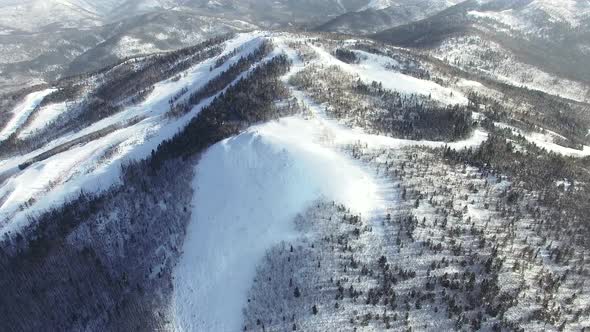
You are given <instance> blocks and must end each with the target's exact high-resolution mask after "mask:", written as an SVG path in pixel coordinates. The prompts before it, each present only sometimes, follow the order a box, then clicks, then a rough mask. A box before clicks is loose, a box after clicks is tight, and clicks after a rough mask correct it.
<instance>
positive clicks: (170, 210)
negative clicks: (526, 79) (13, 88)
mask: <svg viewBox="0 0 590 332" xmlns="http://www.w3.org/2000/svg"><path fill="white" fill-rule="evenodd" d="M0 101H1V103H2V104H1V107H2V109H5V110H7V111H4V112H2V114H1V117H0V120H1V122H0V123H1V126H0V127H1V129H0V181H1V183H0V216H1V218H0V232H1V234H2V236H1V237H0V238H1V239H2V242H1V243H0V244H1V246H0V248H1V249H2V250H0V268H1V269H2V277H0V289H2V295H3V296H2V297H0V316H2V317H3V319H2V322H0V326H1V327H2V328H3V329H7V330H38V329H41V328H44V329H51V330H96V331H98V330H129V329H139V330H172V331H187V330H191V331H192V330H198V331H200V330H219V331H234V330H235V331H237V330H247V331H262V330H273V331H274V330H276V331H283V330H293V329H296V330H306V331H325V330H338V329H340V330H354V329H366V330H382V329H390V328H391V329H407V328H411V329H412V330H419V329H424V328H425V326H426V328H428V327H429V326H430V327H432V329H438V330H455V329H457V330H460V329H461V328H463V329H470V328H473V329H479V328H481V329H487V328H489V329H519V328H524V329H531V330H535V329H538V328H540V327H543V326H544V327H545V328H547V327H548V326H549V327H551V328H555V329H558V328H562V327H563V328H564V329H581V328H583V327H584V326H587V324H588V323H590V322H588V321H587V319H586V318H585V317H586V316H585V315H584V314H583V313H584V310H587V309H586V308H587V306H588V302H587V298H588V296H590V295H589V294H590V289H589V288H588V287H587V286H584V283H583V282H582V280H584V278H585V273H586V271H587V265H588V262H587V261H586V260H585V259H583V257H585V256H586V255H587V254H589V251H590V248H588V246H587V238H588V237H587V236H586V234H587V233H588V232H590V229H588V225H587V223H586V222H585V219H584V216H585V214H586V213H587V209H586V208H587V206H586V204H585V201H584V200H583V199H582V198H583V197H587V195H588V191H589V190H590V188H589V186H588V183H590V179H589V178H588V172H585V171H584V170H585V169H586V167H587V166H586V159H585V158H587V157H588V156H589V155H590V148H589V146H590V140H589V138H588V135H587V134H588V128H590V118H589V117H588V114H587V112H586V108H587V106H588V104H584V103H582V102H573V101H571V100H568V99H563V98H559V97H557V96H553V95H550V94H545V93H542V92H535V91H530V90H527V89H524V88H521V87H518V86H514V85H509V84H505V83H503V82H502V81H499V80H494V79H492V78H489V77H482V76H479V75H474V74H471V73H469V72H468V71H462V70H460V69H458V68H457V66H456V65H454V64H446V63H444V62H443V61H440V60H439V59H437V58H434V57H430V56H428V55H425V54H423V53H422V52H419V51H414V50H411V49H404V48H399V47H392V46H387V45H383V44H377V43H375V42H373V41H371V40H366V39H362V38H346V39H343V38H341V37H340V36H334V37H331V36H329V35H326V34H307V33H281V32H265V31H255V32H248V33H239V34H234V35H225V36H223V37H217V38H214V39H210V40H208V41H205V42H202V43H199V44H197V45H194V46H192V47H189V48H185V49H181V50H177V51H173V52H166V53H158V54H152V55H145V56H141V57H136V58H131V59H127V60H124V61H121V62H120V63H118V64H115V65H112V66H108V67H105V68H103V69H101V70H98V71H95V72H93V73H91V74H85V75H80V76H73V77H69V78H66V79H61V80H58V81H57V82H55V83H54V84H49V85H44V86H34V87H30V88H28V89H26V90H22V91H19V92H18V93H14V94H11V95H5V96H4V97H3V98H2V99H1V100H0ZM574 202H575V203H576V204H574ZM541 211H543V212H541ZM572 230H575V231H572ZM517 244H518V245H517ZM536 253H537V254H536ZM535 255H536V257H535ZM572 261H575V262H576V268H569V266H570V265H569V264H570V263H571V262H572ZM564 268H566V269H567V271H568V272H567V273H566V272H564V271H565V270H564ZM539 278H542V280H543V281H542V282H539ZM556 280H561V281H559V287H557V286H555V287H553V286H551V287H550V286H548V285H551V284H552V283H554V282H557V281H556ZM539 294H547V295H546V296H539ZM574 295H575V296H574ZM481 298H485V299H486V301H481V300H480V299H481ZM516 299H518V300H516ZM55 303H60V305H59V306H56V305H55ZM555 307H559V308H561V310H559V311H555V310H551V309H549V308H555ZM531 308H538V309H535V310H538V311H537V314H532V315H531V313H530V310H531ZM544 308H546V309H544ZM25 317H26V319H24V318H25ZM463 317H465V318H463Z"/></svg>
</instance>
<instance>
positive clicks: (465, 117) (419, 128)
mask: <svg viewBox="0 0 590 332" xmlns="http://www.w3.org/2000/svg"><path fill="white" fill-rule="evenodd" d="M356 91H357V92H358V93H360V94H364V95H368V96H372V97H376V99H375V100H376V102H375V104H376V106H377V107H378V108H379V109H381V110H384V112H377V113H374V114H369V119H370V122H371V125H372V129H374V130H376V131H377V132H379V133H384V134H387V135H392V136H401V137H405V138H411V139H429V140H441V141H454V140H458V139H462V138H465V137H466V136H468V135H469V134H470V133H471V131H472V130H473V127H474V121H473V116H472V113H471V110H470V109H469V108H467V107H464V106H459V105H454V106H440V105H438V103H436V102H432V101H431V100H425V99H424V98H423V97H420V96H417V95H402V94H400V93H399V92H396V91H389V90H386V89H383V87H382V84H381V83H376V82H373V83H371V84H370V85H367V84H364V83H362V82H361V81H360V80H359V81H357V83H356Z"/></svg>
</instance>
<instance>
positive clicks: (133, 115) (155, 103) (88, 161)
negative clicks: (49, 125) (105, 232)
mask: <svg viewBox="0 0 590 332" xmlns="http://www.w3.org/2000/svg"><path fill="white" fill-rule="evenodd" d="M260 36H261V33H250V34H241V35H238V36H237V37H236V38H234V39H232V40H230V41H228V42H227V43H226V46H225V52H224V53H223V54H227V53H229V52H232V51H233V50H234V49H235V48H236V47H238V46H242V48H241V49H240V50H241V52H239V53H238V54H236V55H234V56H233V57H232V58H231V59H230V61H228V62H226V63H225V64H224V65H223V66H221V67H219V68H216V69H215V70H210V68H211V66H212V65H213V64H214V62H215V60H216V59H215V58H213V59H209V60H206V61H204V62H202V63H200V64H198V65H196V66H194V67H192V68H190V69H188V70H187V71H185V72H184V73H183V75H182V78H181V79H179V80H176V81H175V80H166V81H163V82H160V83H158V84H156V86H155V88H154V91H153V92H152V93H151V94H150V95H149V96H148V97H147V99H146V100H145V101H144V102H142V103H141V104H139V105H135V106H131V107H128V108H127V109H126V110H124V111H122V112H120V113H117V114H116V115H113V116H111V117H108V118H106V119H104V120H101V121H99V122H96V123H94V124H93V125H91V126H90V127H87V128H85V129H83V130H81V131H79V132H76V133H68V134H66V135H64V136H62V137H60V138H58V139H56V140H54V141H51V142H49V143H48V144H46V145H45V146H43V147H42V148H40V149H38V150H35V151H32V152H30V153H27V154H26V155H21V156H16V157H13V158H9V159H5V160H0V179H1V181H2V183H1V184H0V233H2V234H4V233H6V232H9V231H17V230H18V229H19V228H20V227H22V226H23V225H25V224H26V222H27V218H26V216H27V215H28V214H31V213H37V212H39V211H44V210H45V209H47V208H49V207H51V206H54V205H55V204H60V203H61V202H63V201H64V200H67V199H68V198H70V197H71V196H73V195H75V194H76V193H79V192H80V190H84V191H89V192H96V191H102V190H104V189H106V188H108V187H110V186H111V185H113V184H115V183H117V182H118V181H119V174H120V165H121V164H122V163H124V162H126V161H128V160H137V159H141V158H145V157H146V156H148V155H149V154H150V153H151V151H152V150H153V149H155V148H156V147H157V146H158V145H159V144H160V143H161V142H162V141H163V140H165V139H168V138H170V137H172V136H173V135H174V134H176V133H177V132H178V131H179V130H180V129H182V128H183V127H184V126H185V125H186V124H187V123H188V121H189V120H190V119H191V118H192V117H194V116H195V115H196V114H198V113H199V111H200V110H201V109H202V107H204V106H205V105H207V104H208V103H209V102H210V101H211V99H212V98H209V99H206V100H204V101H203V102H202V103H201V104H199V105H198V106H196V107H195V108H194V109H193V110H192V111H191V112H189V113H188V114H186V115H184V116H182V117H180V118H177V119H169V118H168V117H167V116H166V115H165V113H166V112H167V111H168V109H169V100H170V99H171V98H172V97H173V96H175V95H176V94H177V93H178V91H180V90H181V89H183V88H187V89H188V92H192V91H195V90H197V89H198V88H200V87H201V86H203V85H204V84H205V83H206V82H207V81H209V80H210V79H211V78H213V77H215V76H217V75H218V74H219V73H221V72H222V71H224V70H226V69H227V68H228V67H229V66H230V65H231V64H233V63H235V62H236V61H237V60H238V59H239V58H240V56H242V55H245V54H249V53H250V52H252V51H253V50H254V49H256V47H257V46H258V45H259V44H260V42H261V41H262V39H261V38H260ZM223 54H222V55H223ZM44 93H48V91H45V92H44ZM40 99H42V98H40V96H39V94H34V95H31V96H29V97H27V100H28V101H29V102H28V103H27V104H26V105H27V106H30V105H31V104H32V103H33V102H34V101H36V102H40ZM27 109H29V108H27ZM25 111H26V110H25ZM42 111H43V110H42ZM21 113H22V112H21ZM136 119H140V121H139V122H137V121H136ZM40 121H41V120H40ZM128 123H131V125H127V124H128ZM32 125H34V126H35V127H36V128H35V129H40V128H42V126H43V123H42V122H38V123H36V122H33V123H32ZM113 125H121V126H122V128H121V129H119V130H116V131H114V132H112V133H110V134H108V135H106V136H103V137H100V138H98V139H96V140H93V141H90V142H88V143H86V144H84V145H79V146H76V147H74V148H72V149H69V150H67V151H64V152H61V153H59V154H57V155H54V156H52V157H51V158H49V159H46V160H44V161H41V162H37V163H35V164H33V165H32V166H31V167H28V168H25V169H24V170H19V168H18V166H19V165H20V164H22V163H24V162H26V161H27V160H29V159H31V158H33V157H35V156H37V155H39V154H41V153H43V152H45V151H48V150H50V149H52V148H55V147H57V146H59V145H61V144H64V143H67V142H70V141H72V140H75V139H77V138H80V137H83V136H85V135H88V134H91V133H95V132H97V131H99V130H101V129H105V128H108V127H109V126H113ZM12 127H13V126H11V127H10V128H12ZM27 129H29V130H30V127H29V128H27ZM7 132H8V131H7ZM25 133H27V131H25ZM25 202H30V204H28V203H27V204H26V205H25Z"/></svg>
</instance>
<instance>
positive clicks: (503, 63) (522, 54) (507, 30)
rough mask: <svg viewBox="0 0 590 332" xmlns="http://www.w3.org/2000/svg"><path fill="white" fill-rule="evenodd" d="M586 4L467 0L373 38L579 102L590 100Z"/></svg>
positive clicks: (495, 77) (578, 2)
mask: <svg viewBox="0 0 590 332" xmlns="http://www.w3.org/2000/svg"><path fill="white" fill-rule="evenodd" d="M588 8H590V7H588V3H587V2H585V1H574V0H572V1H565V2H561V1H557V2H556V1H549V0H534V1H533V0H523V1H500V0H496V1H487V2H478V1H466V2H464V3H462V4H459V5H457V6H454V7H450V8H449V9H447V10H445V11H443V12H441V13H439V14H436V15H434V16H432V17H429V18H426V19H424V20H422V21H418V22H415V23H410V24H408V25H405V26H400V27H396V28H393V29H390V30H386V31H382V32H379V33H377V34H375V35H374V38H376V39H377V40H380V41H385V42H389V43H393V44H396V45H401V46H406V47H416V48H421V49H424V50H425V51H426V52H428V53H429V54H431V55H433V56H435V57H437V58H439V59H441V60H444V61H446V62H448V63H451V64H454V65H456V66H457V67H459V68H461V69H463V70H467V71H470V72H472V73H474V74H479V75H485V76H488V77H491V78H493V79H495V80H501V81H503V82H505V83H509V84H512V85H520V86H525V87H527V88H529V89H534V90H540V91H543V92H546V93H555V94H557V95H560V96H562V97H566V98H571V99H574V100H578V101H587V100H588V98H589V95H588V89H587V82H589V80H590V72H589V71H588V70H586V68H590V67H589V66H588V56H587V55H588V54H587V53H588V52H587V46H588V45H590V39H588V36H590V35H589V31H590V30H589V29H590V25H589V22H590V21H588V20H589V19H590V18H589V16H588Z"/></svg>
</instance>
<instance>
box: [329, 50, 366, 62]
mask: <svg viewBox="0 0 590 332" xmlns="http://www.w3.org/2000/svg"><path fill="white" fill-rule="evenodd" d="M334 56H335V57H336V58H337V59H339V60H340V61H342V62H346V63H359V62H360V59H359V57H358V56H357V55H356V53H355V52H354V51H351V50H348V49H345V48H337V49H336V51H334Z"/></svg>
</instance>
